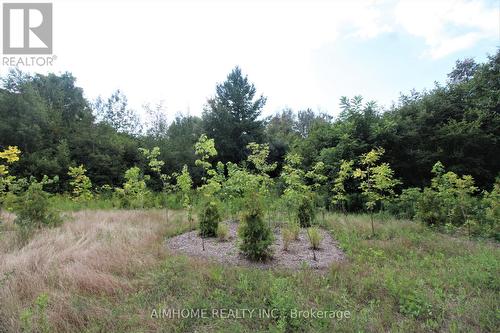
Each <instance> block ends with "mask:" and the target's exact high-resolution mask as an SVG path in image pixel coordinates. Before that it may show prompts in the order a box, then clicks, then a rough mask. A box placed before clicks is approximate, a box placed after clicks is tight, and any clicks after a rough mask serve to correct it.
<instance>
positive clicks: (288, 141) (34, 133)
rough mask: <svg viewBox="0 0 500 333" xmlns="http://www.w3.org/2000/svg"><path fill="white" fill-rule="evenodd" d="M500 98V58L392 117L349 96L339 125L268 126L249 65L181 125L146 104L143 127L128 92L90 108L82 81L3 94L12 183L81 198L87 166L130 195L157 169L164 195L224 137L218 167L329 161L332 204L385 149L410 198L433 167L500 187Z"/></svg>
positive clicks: (312, 116)
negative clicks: (174, 177)
mask: <svg viewBox="0 0 500 333" xmlns="http://www.w3.org/2000/svg"><path fill="white" fill-rule="evenodd" d="M499 99H500V52H497V53H496V54H495V55H493V56H490V57H489V58H488V60H487V61H486V62H485V63H481V64H477V63H475V62H474V61H473V60H471V59H465V60H462V61H457V63H456V66H455V68H453V69H452V71H451V72H450V74H449V76H448V80H447V82H446V83H444V84H437V83H436V85H435V87H434V88H432V89H430V90H428V91H421V92H417V91H411V92H410V93H409V94H403V95H401V97H400V99H399V101H398V102H397V103H396V104H394V105H392V106H391V107H389V108H386V109H382V108H381V107H379V106H378V105H377V104H376V102H373V101H368V102H365V101H364V100H363V98H362V97H361V96H355V97H353V98H347V97H343V98H342V99H341V101H340V106H341V112H340V114H339V115H338V116H337V117H332V116H330V115H328V114H324V113H318V112H315V111H313V110H311V109H307V110H300V111H298V112H294V111H293V110H290V109H284V110H282V111H280V112H278V113H276V114H274V115H272V116H270V117H267V118H264V117H262V110H263V108H264V106H265V103H266V98H265V97H264V96H263V95H258V94H257V90H256V87H255V86H254V84H252V83H251V82H250V81H249V80H248V77H247V76H245V75H244V74H243V73H242V71H241V69H240V68H238V67H236V68H234V69H233V70H232V71H231V73H229V75H228V76H227V79H226V80H225V81H224V82H222V83H220V84H217V85H216V89H215V94H214V96H213V97H211V98H209V99H208V101H207V104H206V106H205V108H204V110H203V112H202V115H201V117H198V116H191V115H177V116H176V118H175V119H174V121H173V122H171V123H168V122H167V121H166V116H165V110H164V108H163V106H162V105H161V104H160V105H156V106H151V105H146V106H145V107H144V108H145V111H146V113H147V115H148V122H147V123H141V121H140V118H139V116H138V113H137V112H136V111H135V110H133V109H131V108H130V107H129V105H128V102H127V98H126V96H125V95H124V94H123V93H122V92H121V91H116V92H115V93H113V94H112V95H111V96H110V97H109V98H98V99H97V100H95V101H89V100H87V99H86V98H85V97H84V92H83V90H82V89H81V88H79V87H78V86H77V85H76V78H75V77H74V76H73V75H71V74H70V73H64V74H60V75H56V74H48V75H41V74H35V75H29V74H27V73H23V72H20V71H11V72H10V73H9V74H8V75H6V76H5V77H3V78H2V88H1V89H0V119H1V121H0V148H1V149H6V148H7V147H8V146H17V147H19V149H20V150H21V151H22V158H21V159H20V160H19V161H18V163H15V164H13V165H12V166H11V169H10V174H12V175H16V176H17V177H31V176H33V177H36V178H38V179H42V178H43V176H44V175H48V176H51V177H54V176H58V178H59V181H58V182H53V183H51V184H48V185H47V188H48V189H49V190H50V191H51V192H68V191H70V188H71V184H70V181H71V177H70V175H68V170H69V168H70V167H72V168H75V167H78V166H80V165H83V166H85V168H86V169H87V175H88V177H89V179H90V180H91V182H92V184H93V186H95V187H96V188H98V187H102V186H106V185H107V186H111V187H120V186H121V185H122V184H123V183H124V181H126V179H125V178H124V177H125V171H127V170H129V169H130V168H132V167H133V166H139V167H140V169H141V170H149V171H147V172H148V176H149V178H148V179H147V180H146V181H147V183H148V186H149V187H151V188H153V189H155V190H157V191H160V190H161V189H162V188H163V185H162V179H161V174H165V175H170V174H172V173H173V172H180V171H181V169H182V168H183V166H184V165H186V166H187V168H188V170H189V172H190V174H191V175H192V177H193V182H194V184H195V185H199V184H201V183H202V178H203V177H204V169H203V167H202V166H200V165H197V164H196V163H195V161H196V160H197V157H196V153H195V150H194V149H193V147H194V145H195V143H196V142H197V140H198V139H199V137H200V136H201V135H202V134H206V135H207V137H208V138H211V139H214V142H215V148H216V150H217V152H218V154H217V156H215V157H214V162H218V161H220V162H223V163H227V162H232V163H235V164H240V163H246V160H247V158H248V156H249V155H251V151H250V149H249V148H248V145H249V144H250V143H251V142H254V143H257V144H262V143H267V144H268V145H269V162H270V163H276V168H275V169H274V170H272V171H271V172H270V173H269V175H270V177H271V178H275V177H278V176H279V175H280V174H281V172H282V170H283V167H284V166H285V165H286V163H287V161H286V156H287V155H288V154H289V153H296V154H299V155H300V156H301V157H302V158H301V161H300V168H302V169H303V170H309V169H311V168H312V167H313V166H314V165H316V164H317V163H318V162H321V163H323V165H324V169H325V170H324V173H325V176H326V177H327V183H328V184H327V185H328V186H326V187H325V188H327V189H328V190H326V191H328V192H329V195H333V192H332V190H331V189H332V188H334V181H335V178H336V175H337V174H338V172H339V170H341V166H342V161H349V160H354V159H355V158H357V157H358V156H361V155H363V154H366V153H367V152H369V151H371V150H373V149H378V148H383V149H384V154H383V156H382V157H381V158H382V159H383V162H387V163H389V164H390V165H391V167H392V168H393V170H394V174H395V176H396V177H397V179H398V180H399V182H398V184H397V185H396V188H395V191H396V192H398V193H400V192H401V191H402V190H403V189H405V188H409V187H416V186H418V187H424V186H428V185H430V179H431V177H432V175H431V173H430V170H432V168H433V166H434V165H435V163H436V162H438V161H440V162H441V163H443V164H444V165H445V167H446V168H447V170H449V171H452V172H455V173H457V174H468V175H471V176H472V177H473V178H474V179H475V181H476V185H477V186H478V187H479V188H481V189H487V190H490V189H491V188H492V187H493V183H494V180H495V177H496V176H497V175H498V173H499V171H500V162H499V161H500V159H499V158H498V156H500V148H499V147H500V146H499V144H498V140H499V137H500V135H499V133H500V101H499ZM140 147H143V148H146V149H153V148H154V147H159V151H160V155H159V156H158V159H159V160H161V161H165V163H164V164H163V165H161V166H160V169H161V170H160V171H161V172H159V173H158V172H153V171H152V170H151V169H148V168H147V163H148V162H147V158H146V157H145V156H144V154H142V153H141V151H140V150H139V148H140ZM250 168H252V166H250ZM227 172H228V170H227V169H226V170H225V173H227ZM345 186H346V187H347V188H349V187H353V186H354V185H353V184H352V183H349V182H347V183H346V184H345ZM351 190H352V188H351ZM348 192H349V193H354V194H352V195H351V197H350V198H349V200H348V201H347V202H346V204H345V207H346V209H347V210H356V209H360V208H361V207H362V199H361V194H360V193H358V194H359V195H358V196H357V195H356V194H355V193H356V191H348ZM358 192H359V191H358ZM358 198H359V200H358Z"/></svg>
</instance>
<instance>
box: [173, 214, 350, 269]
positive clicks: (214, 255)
mask: <svg viewBox="0 0 500 333" xmlns="http://www.w3.org/2000/svg"><path fill="white" fill-rule="evenodd" d="M226 223H227V222H226ZM227 225H228V227H229V235H230V236H229V240H228V241H224V242H221V241H219V240H217V239H216V238H205V250H204V251H203V249H202V238H201V237H200V236H199V235H198V231H197V230H195V231H190V232H187V233H184V234H181V235H178V236H175V237H172V238H169V239H167V248H168V249H170V250H171V251H173V252H174V253H180V254H186V255H189V256H193V257H196V258H205V259H208V260H213V261H216V262H219V263H223V264H227V265H238V266H249V267H256V268H289V269H294V270H297V269H300V268H305V267H309V268H314V269H319V270H325V269H328V267H330V265H331V264H332V263H333V262H337V261H342V260H344V259H345V255H344V253H343V252H342V251H341V250H340V249H339V248H338V247H337V243H336V242H335V240H334V239H333V238H332V236H331V235H330V233H329V232H328V231H326V230H323V229H320V232H321V234H322V235H323V240H322V241H321V245H320V249H319V250H315V253H316V260H314V259H313V252H312V250H311V247H310V243H309V238H308V237H307V232H306V230H301V231H300V236H299V240H295V241H293V242H292V243H291V244H290V245H289V248H288V250H287V251H284V250H283V240H282V238H281V233H280V232H279V229H276V230H275V231H274V244H273V245H272V250H273V255H272V258H270V259H268V260H266V261H260V262H253V261H250V260H248V259H246V258H245V257H244V256H243V255H242V254H240V252H239V250H238V244H237V241H238V236H237V229H238V223H234V222H229V223H227Z"/></svg>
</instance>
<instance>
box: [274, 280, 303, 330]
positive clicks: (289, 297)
mask: <svg viewBox="0 0 500 333" xmlns="http://www.w3.org/2000/svg"><path fill="white" fill-rule="evenodd" d="M269 301H270V304H271V307H272V308H273V309H277V311H278V315H277V316H276V317H275V320H276V326H277V328H278V332H297V331H299V330H298V328H299V326H300V322H299V320H298V319H297V317H292V316H291V315H290V314H291V312H292V310H293V309H297V307H298V305H297V290H296V289H295V288H294V286H293V285H292V281H290V280H289V279H287V278H284V277H283V278H276V279H275V280H274V281H273V283H272V285H271V288H270V293H269Z"/></svg>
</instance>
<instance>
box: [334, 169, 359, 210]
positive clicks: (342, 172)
mask: <svg viewBox="0 0 500 333" xmlns="http://www.w3.org/2000/svg"><path fill="white" fill-rule="evenodd" d="M353 165H354V161H351V160H349V161H345V160H342V161H341V164H340V168H339V172H338V173H337V177H335V179H334V181H333V196H332V203H333V204H334V205H336V206H337V207H340V210H341V211H342V212H343V213H344V214H347V210H346V207H345V204H346V201H347V198H348V196H347V190H346V181H347V180H348V179H349V178H351V177H352V174H353Z"/></svg>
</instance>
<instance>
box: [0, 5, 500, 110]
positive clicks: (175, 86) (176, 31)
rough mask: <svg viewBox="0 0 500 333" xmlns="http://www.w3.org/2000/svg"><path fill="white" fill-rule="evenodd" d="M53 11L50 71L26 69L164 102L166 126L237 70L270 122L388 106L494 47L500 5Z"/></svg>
mask: <svg viewBox="0 0 500 333" xmlns="http://www.w3.org/2000/svg"><path fill="white" fill-rule="evenodd" d="M43 2H46V1H43ZM53 4H54V54H55V55H57V60H56V61H55V65H54V66H53V67H51V68H44V67H38V68H24V69H25V70H30V71H37V72H42V73H46V72H47V71H53V72H62V71H70V72H72V73H73V74H74V75H75V76H76V77H77V80H78V81H77V83H78V85H79V86H81V87H83V88H84V90H85V93H86V96H87V97H88V98H89V99H93V98H95V97H96V96H98V95H103V96H108V95H109V94H111V92H112V91H113V90H115V89H118V88H119V89H121V90H122V91H123V92H124V93H125V94H126V95H127V96H128V98H129V101H130V104H131V105H132V106H133V107H134V108H137V109H139V108H140V106H141V105H142V104H143V103H145V102H151V103H157V102H158V101H160V100H164V103H165V106H166V108H167V112H168V114H169V115H170V116H173V115H174V114H175V113H176V112H183V113H187V112H189V113H190V114H194V115H199V114H201V111H202V108H203V105H204V104H205V102H206V99H207V98H208V97H210V96H212V95H213V94H214V92H215V84H216V83H217V82H221V81H223V80H224V79H225V77H226V75H227V74H228V73H229V71H230V70H231V69H232V68H233V67H234V66H236V65H239V66H240V67H241V68H242V70H243V72H244V73H245V74H248V77H249V79H250V80H251V81H252V82H253V83H255V85H256V87H257V90H258V92H259V93H263V94H264V95H265V96H267V97H268V102H267V104H266V107H265V110H264V114H265V115H268V114H272V113H274V112H276V111H278V110H280V109H281V108H283V107H291V108H293V109H295V110H297V109H301V108H307V107H311V108H313V109H320V110H322V111H324V112H328V113H330V114H332V115H335V114H337V113H338V101H339V98H340V96H343V95H346V96H354V95H357V94H361V95H363V96H364V97H365V98H366V99H374V100H376V101H378V102H379V103H380V104H382V105H389V103H390V102H391V101H393V100H397V98H398V96H399V93H400V92H408V91H409V90H410V89H412V88H416V89H418V90H421V89H423V88H431V87H432V86H433V82H434V81H440V82H444V81H445V80H446V73H448V72H449V71H450V70H451V68H452V66H453V64H454V62H455V60H456V59H458V58H464V57H473V58H475V59H476V60H477V61H484V60H485V59H486V55H487V54H488V53H489V54H493V53H495V52H496V49H497V48H498V47H499V45H500V43H499V40H500V36H499V35H500V8H499V4H500V1H498V0H474V1H469V0H441V1H439V0H435V1H430V0H429V1H425V0H387V1H383V0H381V1H368V0H366V1H364V0H359V1H356V0H354V1H310V0H309V1H278V0H277V1H263V0H262V1H255V0H254V1H239V0H233V1H206V0H205V1H194V0H187V1H186V0H185V1H161V2H160V1H139V0H137V1H119V2H118V1H103V0H99V1H89V0H86V1H57V0H56V1H53ZM0 71H1V74H5V73H6V72H7V68H6V67H5V66H3V67H1V68H0Z"/></svg>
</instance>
